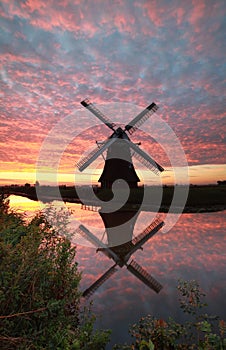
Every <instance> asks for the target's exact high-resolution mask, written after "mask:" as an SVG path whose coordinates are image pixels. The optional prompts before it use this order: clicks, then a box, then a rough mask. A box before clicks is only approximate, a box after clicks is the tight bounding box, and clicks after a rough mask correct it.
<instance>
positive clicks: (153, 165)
mask: <svg viewBox="0 0 226 350" xmlns="http://www.w3.org/2000/svg"><path fill="white" fill-rule="evenodd" d="M125 142H128V143H129V145H130V147H131V148H132V149H133V151H134V152H132V155H133V156H134V157H135V158H136V159H137V160H139V161H140V162H141V163H142V164H143V165H145V166H146V167H147V168H149V169H150V170H152V171H153V172H154V173H155V174H157V175H158V174H159V172H162V171H163V170H164V169H163V167H162V166H161V165H160V164H158V163H157V162H156V161H155V160H154V159H152V158H151V157H150V156H149V155H148V154H147V153H145V152H144V151H142V150H141V149H140V148H139V147H138V146H137V145H135V143H133V142H130V141H127V140H125Z"/></svg>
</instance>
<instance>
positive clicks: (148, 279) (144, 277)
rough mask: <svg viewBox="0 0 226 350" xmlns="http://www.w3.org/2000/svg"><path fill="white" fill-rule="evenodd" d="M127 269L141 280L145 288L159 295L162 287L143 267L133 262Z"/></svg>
mask: <svg viewBox="0 0 226 350" xmlns="http://www.w3.org/2000/svg"><path fill="white" fill-rule="evenodd" d="M127 269H128V270H129V271H130V272H131V273H132V274H133V275H135V276H136V277H137V278H139V280H141V281H142V282H143V283H144V284H146V286H148V287H149V288H151V289H153V290H154V291H155V292H156V293H159V292H160V290H161V289H162V288H163V287H162V285H161V284H160V283H159V282H158V281H156V279H155V278H154V277H152V276H151V275H150V274H149V273H148V272H147V271H146V270H145V269H144V268H143V267H141V266H140V265H139V264H138V263H137V262H136V261H135V260H132V261H131V263H130V264H129V265H128V266H127Z"/></svg>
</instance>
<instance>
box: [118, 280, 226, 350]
mask: <svg viewBox="0 0 226 350" xmlns="http://www.w3.org/2000/svg"><path fill="white" fill-rule="evenodd" d="M178 290H179V292H180V298H179V301H180V307H181V309H182V310H183V312H185V313H186V314H187V315H188V319H189V321H187V322H186V323H184V324H180V323H177V322H176V321H175V320H174V319H172V318H169V320H168V321H165V320H162V319H156V318H155V317H153V316H150V315H148V316H147V317H142V318H141V319H140V321H139V322H138V323H137V324H135V325H133V326H132V327H131V328H130V333H131V335H132V337H134V338H135V342H134V343H133V344H132V345H127V344H125V345H117V346H115V347H114V349H115V350H118V349H121V350H174V349H178V350H179V349H180V350H193V349H197V350H225V349H226V338H225V336H226V322H225V321H223V320H219V318H218V317H217V316H210V315H207V314H203V313H202V309H203V307H205V306H206V305H207V304H206V303H205V302H204V301H203V298H204V297H205V294H204V293H203V292H202V291H201V289H200V287H199V285H198V283H197V282H196V281H189V282H186V281H179V284H178Z"/></svg>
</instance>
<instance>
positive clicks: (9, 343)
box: [0, 196, 109, 350]
mask: <svg viewBox="0 0 226 350" xmlns="http://www.w3.org/2000/svg"><path fill="white" fill-rule="evenodd" d="M0 226H1V228H0V315H1V316H0V343H1V349H53V350H59V349H63V350H67V349H74V350H75V349H79V350H81V349H84V350H85V349H87V350H88V349H91V350H92V349H93V350H95V349H98V350H99V349H104V348H105V345H106V343H107V342H108V338H109V332H108V331H96V332H94V331H93V324H94V321H95V318H94V316H93V315H92V314H91V312H90V310H85V309H82V308H81V306H80V297H81V293H80V291H79V282H80V279H81V274H80V273H79V272H78V268H77V263H76V262H75V254H76V249H75V247H72V246H71V243H70V241H69V240H68V239H67V238H65V237H59V236H58V235H57V234H56V232H55V231H54V229H52V228H51V227H50V225H49V224H48V222H47V220H46V219H45V217H44V216H43V215H42V214H38V215H37V216H36V217H35V218H34V219H33V220H32V221H31V222H30V223H29V224H25V223H24V221H23V218H22V216H19V215H18V214H15V213H13V212H9V205H8V201H7V199H6V198H3V196H1V198H0Z"/></svg>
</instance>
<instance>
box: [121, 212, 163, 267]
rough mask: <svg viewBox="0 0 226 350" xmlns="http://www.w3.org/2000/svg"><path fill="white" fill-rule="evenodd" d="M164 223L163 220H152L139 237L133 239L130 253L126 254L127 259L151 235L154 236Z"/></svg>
mask: <svg viewBox="0 0 226 350" xmlns="http://www.w3.org/2000/svg"><path fill="white" fill-rule="evenodd" d="M163 225H164V222H163V221H160V220H159V219H157V220H155V221H154V222H152V223H151V224H150V225H149V226H148V227H146V229H145V230H144V231H143V232H141V233H140V234H139V235H138V236H137V237H135V238H134V239H133V240H132V242H131V243H132V244H131V249H130V251H129V253H128V254H127V255H126V256H125V261H127V260H128V259H129V257H130V256H131V255H132V254H133V253H135V251H136V250H137V249H139V248H141V247H142V246H143V245H144V243H146V242H147V241H148V240H149V239H150V238H151V237H153V236H154V235H155V234H156V233H157V232H158V231H159V230H160V229H161V228H162V227H163Z"/></svg>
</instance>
